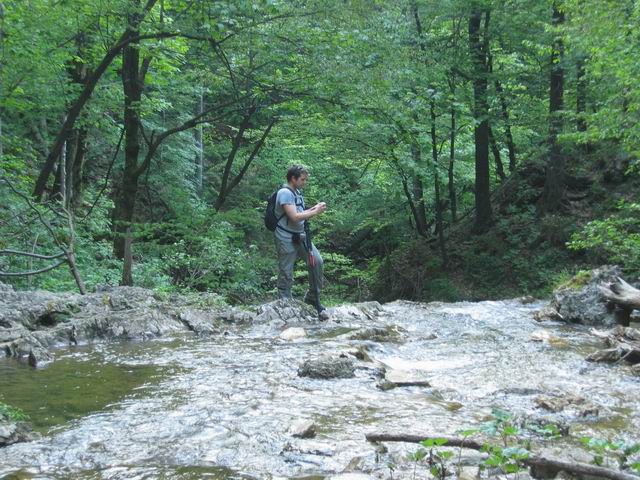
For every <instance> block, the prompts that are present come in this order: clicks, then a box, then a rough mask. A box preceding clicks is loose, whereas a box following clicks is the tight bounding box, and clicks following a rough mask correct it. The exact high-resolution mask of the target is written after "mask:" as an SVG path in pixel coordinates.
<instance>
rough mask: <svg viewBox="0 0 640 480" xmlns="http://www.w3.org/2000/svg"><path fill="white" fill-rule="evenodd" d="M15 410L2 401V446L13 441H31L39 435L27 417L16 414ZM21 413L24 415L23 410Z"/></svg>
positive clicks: (0, 444)
mask: <svg viewBox="0 0 640 480" xmlns="http://www.w3.org/2000/svg"><path fill="white" fill-rule="evenodd" d="M13 412H16V409H13V408H11V407H9V406H8V405H5V404H3V403H0V448H1V447H6V446H7V445H11V444H13V443H18V442H29V441H31V440H35V439H37V438H38V437H39V435H38V434H37V433H34V432H33V429H32V427H31V424H30V423H29V422H27V421H25V418H21V417H18V416H14V414H13ZM20 414H21V415H22V412H20ZM22 417H24V415H22Z"/></svg>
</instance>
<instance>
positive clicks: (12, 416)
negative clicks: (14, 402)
mask: <svg viewBox="0 0 640 480" xmlns="http://www.w3.org/2000/svg"><path fill="white" fill-rule="evenodd" d="M2 417H4V418H7V419H9V420H13V421H16V422H24V421H27V420H29V415H27V414H26V413H24V412H23V411H22V410H20V409H19V408H17V407H12V406H11V405H7V404H6V403H2V402H0V419H2Z"/></svg>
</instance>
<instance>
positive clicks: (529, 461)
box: [366, 433, 640, 480]
mask: <svg viewBox="0 0 640 480" xmlns="http://www.w3.org/2000/svg"><path fill="white" fill-rule="evenodd" d="M366 439H367V440H368V441H369V442H405V443H421V442H423V441H425V440H433V441H435V440H438V439H443V440H447V443H446V444H444V445H442V446H443V447H461V448H469V449H472V450H482V448H483V444H481V443H478V442H476V441H474V440H471V439H468V438H455V437H446V436H443V437H433V436H431V437H429V436H424V435H411V434H388V433H369V434H367V435H366ZM521 462H522V463H523V464H524V465H527V466H528V467H533V468H540V469H547V470H548V469H551V470H555V471H558V472H559V471H561V470H563V471H565V472H567V473H574V474H578V475H589V476H592V477H598V478H607V479H609V480H639V479H640V476H638V475H633V474H630V473H626V472H622V471H620V470H613V469H610V468H605V467H599V466H597V465H590V464H588V463H579V462H565V461H563V460H555V459H551V458H544V457H539V456H532V457H529V458H526V459H523V460H521Z"/></svg>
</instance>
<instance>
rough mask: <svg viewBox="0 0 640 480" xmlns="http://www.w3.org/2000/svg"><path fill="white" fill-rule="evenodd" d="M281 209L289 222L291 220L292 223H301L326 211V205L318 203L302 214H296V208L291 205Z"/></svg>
mask: <svg viewBox="0 0 640 480" xmlns="http://www.w3.org/2000/svg"><path fill="white" fill-rule="evenodd" d="M282 209H283V210H284V213H285V214H286V215H287V217H288V218H289V220H291V221H292V222H302V221H304V220H307V219H308V218H311V217H315V216H316V215H320V214H321V213H323V212H324V211H325V210H326V209H327V204H326V203H324V202H320V203H318V204H317V205H314V206H313V207H311V208H308V209H307V210H305V211H304V212H297V211H296V206H295V205H293V204H291V203H287V204H285V205H282Z"/></svg>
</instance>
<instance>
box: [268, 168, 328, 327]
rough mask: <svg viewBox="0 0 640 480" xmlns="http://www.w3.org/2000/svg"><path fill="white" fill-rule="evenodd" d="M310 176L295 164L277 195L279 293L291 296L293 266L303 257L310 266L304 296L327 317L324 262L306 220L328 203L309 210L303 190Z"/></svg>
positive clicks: (320, 212) (321, 315)
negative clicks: (322, 300)
mask: <svg viewBox="0 0 640 480" xmlns="http://www.w3.org/2000/svg"><path fill="white" fill-rule="evenodd" d="M308 178H309V172H308V171H307V169H306V168H305V167H303V166H302V165H294V166H293V167H291V168H289V170H287V183H286V185H283V186H282V187H281V188H280V190H279V191H278V194H277V196H276V204H275V210H274V211H275V215H276V217H277V218H278V224H277V226H276V229H275V231H274V238H275V244H276V251H277V252H278V296H279V297H280V298H291V287H292V286H293V267H294V265H295V263H296V260H297V259H299V258H303V259H305V260H306V262H307V268H308V269H309V290H307V293H306V294H305V296H304V301H305V303H308V304H310V305H313V306H314V307H315V308H316V310H317V311H318V315H319V316H320V317H321V318H324V317H326V312H325V310H326V309H325V308H324V307H323V306H322V304H321V303H320V289H321V288H322V263H323V262H322V257H321V256H320V252H319V251H318V249H317V248H316V247H315V245H313V244H312V243H311V242H310V241H309V240H310V239H307V234H308V233H305V221H306V220H308V219H310V218H311V217H315V216H316V215H320V214H322V213H323V212H324V211H325V210H326V208H327V205H326V204H325V203H324V202H320V203H318V204H317V205H315V206H313V207H311V208H309V209H305V206H304V198H303V197H302V192H301V191H300V189H301V188H303V187H304V185H305V184H306V183H307V179H308ZM308 231H309V230H308V229H307V232H308Z"/></svg>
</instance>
